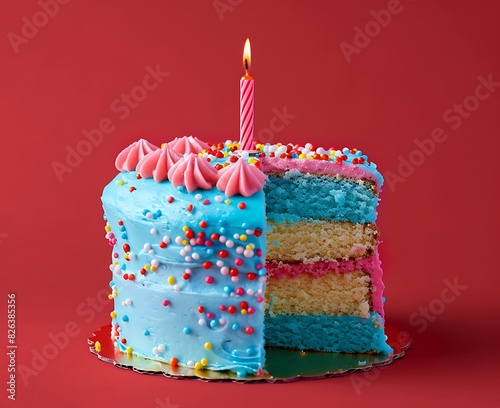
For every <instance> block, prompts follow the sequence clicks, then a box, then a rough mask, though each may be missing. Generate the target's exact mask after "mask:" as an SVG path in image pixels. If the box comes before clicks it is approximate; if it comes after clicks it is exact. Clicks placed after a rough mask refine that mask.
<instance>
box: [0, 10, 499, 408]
mask: <svg viewBox="0 0 500 408" xmlns="http://www.w3.org/2000/svg"><path fill="white" fill-rule="evenodd" d="M61 3H63V1H62V0H61ZM61 3H55V2H54V1H52V0H45V1H44V0H41V1H39V2H37V1H35V0H29V1H23V2H9V3H6V2H4V3H3V4H2V5H1V10H0V27H1V33H0V34H2V35H1V36H0V54H1V58H0V61H1V63H0V72H1V76H0V81H1V88H0V89H1V92H0V116H1V118H2V120H1V122H0V138H1V149H0V163H1V164H2V177H1V181H0V187H1V188H0V197H1V200H0V254H1V257H0V265H1V271H2V275H3V283H2V285H1V287H2V291H1V297H2V299H1V300H0V305H1V306H0V323H1V325H0V328H1V329H0V338H1V339H2V340H1V341H0V343H1V344H2V347H4V348H5V349H4V350H3V351H2V352H1V354H2V358H1V360H0V362H1V365H0V378H1V381H2V384H4V385H3V387H4V388H7V387H8V385H7V386H6V382H7V381H9V376H8V375H9V373H8V364H9V361H8V359H7V358H6V351H7V348H6V347H7V310H8V309H7V294H8V293H15V294H16V300H17V302H16V306H17V308H16V314H17V332H16V336H17V337H16V342H17V345H18V348H17V351H16V353H17V354H16V364H17V377H16V402H12V401H9V400H8V399H7V396H8V395H9V394H8V392H7V390H4V391H2V395H1V401H2V402H1V404H0V405H2V406H10V405H12V406H22V407H27V406H35V404H42V405H43V406H49V405H48V404H50V406H54V407H59V406H61V407H63V406H75V407H77V406H78V407H80V406H107V405H111V404H113V405H116V406H132V405H133V404H140V406H144V407H163V406H169V407H175V406H177V407H180V408H188V407H194V406H200V404H203V405H204V406H209V407H212V406H220V405H223V406H235V405H236V403H238V406H240V407H250V406H255V405H259V404H264V406H272V405H273V404H274V405H276V404H277V403H280V404H281V405H282V406H284V405H290V406H298V404H308V405H310V406H315V405H320V404H321V405H323V406H325V405H327V406H334V405H341V404H344V403H347V404H350V405H352V406H360V405H364V404H367V403H370V402H372V401H375V403H376V406H379V405H380V406H381V405H382V404H383V405H384V406H387V407H393V406H402V405H403V406H423V405H427V406H443V405H444V404H453V405H454V406H486V407H490V406H491V407H498V406H499V404H500V396H499V393H498V386H497V380H498V372H497V371H498V363H499V361H498V360H499V359H498V353H497V352H496V345H497V344H498V338H499V334H500V333H499V325H498V312H499V311H500V310H499V303H498V287H499V270H498V266H497V264H496V262H495V259H496V258H495V257H496V255H497V251H498V249H497V247H498V235H497V231H498V228H499V227H500V222H499V217H498V204H499V200H498V198H499V194H498V188H497V186H498V181H499V171H498V160H497V155H498V153H497V151H496V149H497V148H498V145H499V142H498V135H499V132H500V115H499V108H500V64H499V62H500V55H499V53H498V38H500V26H499V25H498V15H499V12H500V3H498V2H495V1H484V2H474V3H472V2H467V1H451V0H450V1H445V0H440V1H424V0H418V1H416V0H415V1H410V0H400V1H397V0H391V1H389V2H387V1H385V0H381V1H379V0H377V1H359V2H344V1H327V0H324V1H319V0H318V1H311V2H306V1H258V2H257V1H252V2H251V1H249V0H216V1H186V2H182V1H164V0H161V1H160V0H159V1H84V2H82V1H71V2H67V3H66V4H61ZM246 37H250V38H251V41H252V56H253V64H252V68H251V73H252V75H253V76H254V77H255V81H256V82H255V84H256V102H255V109H256V111H255V117H256V122H255V125H256V133H257V135H259V136H260V137H261V138H262V139H265V140H267V141H272V142H278V141H284V142H312V143H314V144H316V145H322V146H325V147H330V146H336V147H344V146H349V147H358V148H360V149H362V150H363V151H364V152H366V153H367V154H368V155H369V157H370V159H372V160H373V161H375V162H376V163H378V165H379V169H380V170H381V171H382V173H383V174H384V175H385V176H386V185H385V187H384V191H383V193H382V202H381V205H380V207H379V208H380V210H379V227H380V229H381V232H382V238H383V244H382V245H381V256H382V260H383V267H384V270H385V282H386V292H385V294H386V297H387V302H386V315H387V319H388V322H389V324H391V325H392V326H395V327H397V328H398V329H400V330H403V331H406V332H408V333H409V334H410V336H411V337H412V339H413V344H412V347H411V349H410V351H409V352H408V353H407V355H406V356H405V357H404V358H403V359H402V360H399V361H397V362H395V363H394V364H392V365H391V366H389V367H388V368H387V369H384V370H378V371H372V372H367V373H361V374H355V375H351V376H347V377H343V378H333V379H326V380H319V381H305V382H296V383H292V384H288V385H285V384H282V385H269V384H260V385H253V386H248V385H242V384H231V383H229V384H228V383H202V382H199V381H175V380H171V379H167V378H162V377H156V376H147V375H140V374H136V373H133V372H130V371H127V370H120V369H118V368H115V367H113V366H112V365H109V364H105V363H103V362H100V361H98V360H97V359H96V358H95V356H94V355H92V354H91V353H89V351H88V347H87V343H86V339H87V336H88V335H89V334H91V332H92V331H93V330H94V329H96V328H98V327H99V326H101V325H103V324H105V323H107V322H108V321H109V312H110V311H111V309H112V306H111V303H110V301H104V300H101V297H102V296H101V295H103V293H105V292H106V291H107V289H108V287H107V285H108V282H109V280H110V272H109V270H108V263H109V260H110V247H109V246H108V244H107V242H106V240H105V239H104V236H103V235H104V229H103V227H104V222H103V220H102V210H101V204H100V194H101V191H102V188H103V187H104V185H105V184H106V183H108V181H109V180H111V178H112V177H113V176H114V175H115V174H116V170H115V168H114V159H115V156H116V154H117V153H118V152H119V151H120V150H121V149H122V148H124V147H125V146H126V145H128V144H129V143H131V142H132V141H134V140H136V139H138V138H139V137H145V138H147V139H149V140H150V141H152V142H155V143H161V142H163V141H168V140H169V139H172V138H174V137H176V136H182V135H189V134H193V135H196V136H197V137H199V138H201V139H210V140H219V139H222V140H225V139H227V138H238V123H239V118H238V110H239V106H238V97H239V96H238V91H239V87H238V81H239V78H240V76H241V75H242V73H243V72H242V65H241V54H242V47H243V43H244V40H245V38H246ZM148 67H149V68H148ZM151 71H156V72H157V73H156V74H155V75H153V76H151V77H147V74H148V72H151ZM167 73H168V74H167ZM145 78H146V81H148V82H145V83H144V85H146V86H147V87H148V88H150V89H147V90H145V88H144V87H142V88H141V86H142V84H143V81H144V80H145ZM127 95H131V96H127ZM127 98H129V99H128V100H127ZM284 113H287V115H288V116H286V115H285V114H284ZM273 118H278V119H273ZM99 127H101V130H102V131H105V133H103V134H102V137H100V136H99V133H97V132H96V131H93V129H96V128H99ZM436 129H437V130H436ZM439 129H441V130H439ZM88 133H90V134H91V135H92V136H91V137H93V140H94V144H93V145H90V144H89V143H85V142H83V141H84V140H87V139H86V138H87V136H86V134H88ZM433 136H434V140H433V141H431V140H432V137H433ZM89 146H90V147H89ZM71 149H76V151H77V152H78V157H77V155H75V154H73V155H69V156H68V151H71ZM449 287H452V288H453V290H451V289H447V288H449ZM68 324H69V327H68ZM66 329H71V330H70V335H71V336H68V335H63V334H62V333H64V332H65V330H66ZM66 337H67V339H66ZM54 347H55V348H54ZM39 354H41V355H42V356H43V355H45V356H46V357H43V358H42V357H36V356H38V355H39ZM494 378H497V380H494ZM8 404H10V405H8Z"/></svg>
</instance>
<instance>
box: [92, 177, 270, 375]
mask: <svg viewBox="0 0 500 408" xmlns="http://www.w3.org/2000/svg"><path fill="white" fill-rule="evenodd" d="M131 187H134V188H135V189H132V188H131ZM131 190H132V191H131ZM172 198H173V200H172ZM229 200H230V201H228V197H226V196H225V194H224V193H223V192H221V191H219V190H218V189H217V188H216V187H213V188H212V189H211V190H196V191H194V192H193V193H187V191H186V190H185V189H184V188H180V189H176V188H174V187H173V186H172V185H171V183H170V182H168V181H165V182H161V183H157V182H155V181H154V180H153V179H144V178H142V179H137V178H136V172H135V171H134V172H130V173H127V172H122V173H120V174H118V175H117V176H116V177H115V179H114V180H113V181H112V182H111V183H110V184H108V185H107V186H106V187H105V189H104V192H103V196H102V201H103V207H104V211H105V214H106V219H107V231H108V234H107V238H108V239H109V240H110V243H111V244H113V255H112V262H113V263H112V265H111V269H112V270H113V280H112V282H111V283H110V285H111V287H112V289H113V293H115V294H116V296H115V313H116V317H113V320H112V323H113V324H114V325H115V329H118V326H116V325H119V330H120V331H119V333H120V335H119V339H118V342H119V344H120V345H121V346H122V347H131V348H132V350H133V352H134V353H138V354H140V355H143V356H145V357H150V358H154V359H158V360H162V361H166V362H169V361H170V359H171V358H173V357H175V358H177V359H178V361H179V364H180V365H185V366H192V365H193V364H196V363H200V362H201V361H202V360H203V359H206V360H207V361H206V363H207V364H206V368H210V369H213V370H224V369H230V370H234V371H235V372H237V373H238V375H245V374H246V373H255V372H257V371H258V370H259V369H260V368H262V367H263V364H264V356H265V352H264V332H263V319H264V318H263V302H262V300H263V297H262V295H263V293H264V290H265V279H266V278H265V273H266V270H265V267H264V265H265V263H264V254H265V234H264V229H265V213H264V192H263V191H260V192H257V193H255V194H254V195H252V196H251V197H248V198H247V197H243V196H239V195H235V196H232V197H230V199H229ZM169 201H171V202H169ZM240 203H245V205H246V208H240V207H239V204H240ZM190 205H192V209H191V211H189V209H190V208H189V207H190ZM109 230H110V231H109ZM200 234H201V235H203V234H204V236H203V238H201V236H200ZM213 234H217V235H216V236H213ZM191 236H192V238H191ZM197 239H199V241H198V242H196V240H197ZM182 241H184V242H182ZM220 251H224V252H223V253H220ZM233 275H234V276H233ZM185 278H187V279H185ZM242 302H246V303H245V304H242ZM199 306H202V307H203V310H202V312H200V311H199V310H198V307H199ZM233 307H234V310H233V311H232V313H231V312H230V310H231V309H230V308H233ZM243 309H244V311H243ZM123 339H126V342H125V343H123ZM206 343H209V345H206ZM205 346H206V347H205Z"/></svg>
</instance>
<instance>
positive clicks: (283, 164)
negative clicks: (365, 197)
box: [261, 157, 381, 190]
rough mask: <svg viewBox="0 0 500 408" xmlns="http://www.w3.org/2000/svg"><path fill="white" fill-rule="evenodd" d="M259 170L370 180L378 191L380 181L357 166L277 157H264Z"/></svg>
mask: <svg viewBox="0 0 500 408" xmlns="http://www.w3.org/2000/svg"><path fill="white" fill-rule="evenodd" d="M261 168H262V171H263V172H264V173H279V172H283V171H287V170H298V171H300V172H301V173H319V174H335V175H337V174H338V175H339V176H343V177H347V178H354V179H364V180H370V181H373V182H374V183H375V185H376V186H377V189H379V190H380V186H381V183H380V180H379V178H377V176H376V175H375V174H374V173H373V171H370V170H367V169H363V168H361V167H360V166H359V165H355V164H348V163H335V162H328V161H324V160H290V159H280V158H278V157H264V158H262V159H261Z"/></svg>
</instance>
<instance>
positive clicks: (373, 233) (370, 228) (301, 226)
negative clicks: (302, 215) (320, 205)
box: [266, 221, 378, 263]
mask: <svg viewBox="0 0 500 408" xmlns="http://www.w3.org/2000/svg"><path fill="white" fill-rule="evenodd" d="M268 224H269V226H270V227H271V228H270V229H269V230H268V232H267V233H266V235H267V242H268V248H267V249H268V253H267V260H268V261H283V262H292V263H293V262H304V263H312V262H318V261H326V262H328V261H334V260H336V259H350V258H352V259H360V258H365V257H367V256H369V255H371V254H373V252H374V251H375V249H376V247H377V236H378V230H377V227H376V226H375V224H353V223H351V222H331V221H314V222H307V221H299V222H295V223H287V222H283V223H276V222H273V221H268Z"/></svg>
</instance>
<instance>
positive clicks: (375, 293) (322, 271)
mask: <svg viewBox="0 0 500 408" xmlns="http://www.w3.org/2000/svg"><path fill="white" fill-rule="evenodd" d="M266 269H267V273H268V275H269V276H272V277H273V278H274V279H281V278H283V277H290V278H294V277H296V276H299V275H301V274H304V273H305V274H308V275H311V276H313V277H316V278H317V277H320V276H323V275H326V274H327V273H331V271H334V272H336V273H345V272H353V271H359V270H362V271H364V272H366V273H367V274H368V275H370V278H371V281H372V304H373V311H374V312H378V313H379V314H380V316H381V317H382V319H383V318H384V302H383V301H382V294H383V292H384V283H383V282H382V268H381V267H380V259H379V256H378V251H376V252H375V254H374V255H372V256H370V257H368V258H363V259H358V260H348V261H345V260H339V261H332V262H315V263H312V264H304V263H296V264H288V263H283V264H278V263H276V262H267V263H266Z"/></svg>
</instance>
